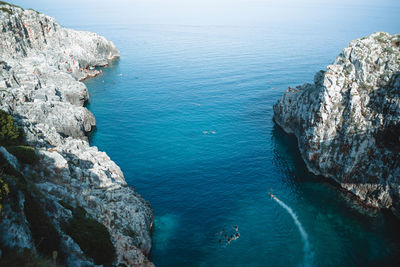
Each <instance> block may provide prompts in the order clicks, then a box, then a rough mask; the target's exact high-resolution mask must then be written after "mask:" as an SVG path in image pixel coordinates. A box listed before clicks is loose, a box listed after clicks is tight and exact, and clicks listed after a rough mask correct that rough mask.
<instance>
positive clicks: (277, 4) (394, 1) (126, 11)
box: [11, 0, 400, 31]
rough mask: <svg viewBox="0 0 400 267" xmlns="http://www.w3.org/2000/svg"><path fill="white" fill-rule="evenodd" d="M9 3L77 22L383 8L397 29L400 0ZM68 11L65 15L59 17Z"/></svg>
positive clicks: (310, 19) (291, 16)
mask: <svg viewBox="0 0 400 267" xmlns="http://www.w3.org/2000/svg"><path fill="white" fill-rule="evenodd" d="M11 2H12V3H14V4H17V5H20V6H22V7H24V8H33V9H35V10H38V11H41V12H44V13H46V14H48V15H50V16H53V17H57V20H58V21H59V22H60V23H61V24H63V21H70V20H71V17H73V18H76V22H77V24H85V23H93V20H96V21H99V22H101V23H106V24H113V23H115V22H116V20H118V24H121V23H124V24H188V25H243V24H246V25H257V24H260V23H264V24H265V23H286V22H287V21H297V22H298V23H319V22H320V21H324V20H331V21H334V20H335V19H337V20H338V22H339V21H340V20H349V21H351V20H350V18H349V17H350V16H351V15H352V13H354V12H363V10H364V9H368V10H375V11H374V12H380V13H382V12H386V13H388V18H387V19H393V23H396V24H398V26H399V31H400V19H398V14H400V1H399V0H352V1H351V0H334V1H333V0H319V1H318V0H247V1H245V0H147V1H146V0H108V1H101V0H68V1H63V0H59V1H56V0H15V1H11ZM105 11H106V12H105ZM394 11H396V12H394ZM97 14H99V15H98V16H97ZM100 14H101V15H100ZM67 15H69V16H70V18H64V16H67ZM366 15H368V14H366ZM369 15H372V16H373V14H369ZM116 18H117V19H116ZM69 24H70V23H69ZM69 26H70V25H69Z"/></svg>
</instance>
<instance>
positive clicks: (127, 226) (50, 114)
mask: <svg viewBox="0 0 400 267" xmlns="http://www.w3.org/2000/svg"><path fill="white" fill-rule="evenodd" d="M0 7H1V9H0V31H1V33H0V109H2V110H4V111H6V112H7V113H9V114H11V115H12V116H13V117H14V118H15V119H16V120H17V122H18V124H19V125H20V126H21V127H22V128H23V129H24V132H25V136H26V142H27V143H28V144H29V145H31V146H32V147H35V148H36V153H37V154H38V156H39V157H40V163H39V164H37V165H36V166H34V167H32V166H24V165H22V166H20V167H19V171H21V172H22V173H24V174H25V175H29V176H30V177H34V182H35V184H36V186H37V188H39V189H40V190H41V192H42V193H43V194H44V195H45V196H46V199H47V200H46V201H48V202H51V203H50V204H51V205H49V206H52V208H51V209H46V213H47V214H48V215H49V217H50V218H52V221H53V223H54V224H55V225H56V228H57V229H58V231H60V232H61V234H62V236H63V238H62V240H63V248H64V249H65V253H66V254H67V257H68V258H67V263H68V264H69V265H70V266H81V265H82V266H90V265H93V261H92V260H91V259H90V258H88V257H87V255H84V253H83V252H82V250H80V248H79V246H78V245H77V244H76V243H75V242H74V241H73V240H72V239H71V237H69V236H68V235H66V234H65V233H64V232H63V231H62V230H61V229H62V228H61V227H60V225H61V223H62V222H63V221H65V220H66V219H68V218H70V217H71V216H72V215H71V211H70V210H68V209H67V208H65V207H64V206H63V205H60V203H59V201H60V200H62V201H63V202H65V203H68V204H69V205H71V206H73V207H75V206H77V205H79V206H81V207H83V208H84V209H85V210H86V211H87V213H88V214H89V215H91V216H92V217H93V218H95V219H96V220H98V221H99V222H101V223H102V224H103V225H105V226H106V228H107V229H108V231H109V232H110V234H111V241H112V243H113V244H114V246H115V248H116V256H117V259H116V261H115V264H116V265H118V264H126V265H128V266H136V265H151V262H149V261H148V259H147V255H148V254H149V252H150V250H151V235H150V231H151V228H152V223H153V213H152V209H151V207H150V205H149V203H148V202H146V201H145V200H144V199H143V198H142V197H141V196H140V195H138V194H137V193H136V192H135V191H134V189H133V188H132V187H129V186H128V185H127V183H126V182H125V179H124V175H123V173H122V172H121V170H120V168H119V167H118V166H117V165H116V164H115V163H114V162H113V161H112V160H111V159H110V158H109V157H108V156H107V155H106V154H105V153H104V152H100V151H98V149H97V148H96V147H91V146H89V143H88V137H87V134H88V133H89V132H90V131H91V130H92V129H93V127H94V126H95V123H96V122H95V118H94V116H93V114H92V113H91V112H90V111H89V110H87V109H86V108H85V107H84V106H83V105H84V103H85V102H86V101H87V100H88V97H89V95H88V91H87V88H86V86H85V85H84V84H83V83H81V82H80V81H82V80H84V79H85V78H87V77H93V76H95V75H98V74H100V73H101V70H100V71H99V70H95V69H94V68H93V67H96V66H97V67H98V66H106V65H107V64H108V62H109V61H110V60H113V59H116V58H118V57H119V51H118V50H117V49H116V47H115V46H114V44H113V43H112V42H110V41H107V40H106V39H105V38H104V37H102V36H99V35H97V34H95V33H90V32H84V31H75V30H71V29H67V28H64V27H62V26H60V25H59V24H57V23H56V22H55V20H54V19H53V18H51V17H48V16H46V15H44V14H40V13H38V12H36V11H33V10H23V9H22V8H19V7H16V6H12V5H7V4H0ZM1 153H2V154H3V157H5V158H7V157H8V158H11V157H10V155H9V154H7V151H5V149H4V148H2V150H1ZM11 159H12V158H11ZM19 199H20V201H19V205H24V202H23V196H20V197H19ZM46 206H48V205H46ZM22 210H23V209H22ZM21 217H22V219H21ZM21 221H22V223H21ZM26 225H27V223H26V220H25V219H24V214H23V212H22V213H21V214H13V209H11V208H9V207H7V203H5V204H4V208H3V210H2V220H1V222H0V239H1V240H0V242H2V243H3V244H4V243H7V242H8V244H9V245H11V246H17V247H29V248H32V249H33V250H34V247H33V245H32V238H31V237H30V236H29V228H27V227H26Z"/></svg>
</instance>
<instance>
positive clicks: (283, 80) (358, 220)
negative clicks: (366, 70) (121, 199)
mask: <svg viewBox="0 0 400 267" xmlns="http://www.w3.org/2000/svg"><path fill="white" fill-rule="evenodd" d="M369 2H371V1H369ZM372 2H373V1H372ZM375 2H376V3H375V4H374V3H373V4H371V5H367V4H365V5H363V4H359V5H355V6H349V5H347V4H343V5H342V6H341V5H340V4H339V5H337V6H334V5H330V6H325V5H311V6H310V5H306V6H305V7H298V6H297V7H295V8H292V9H291V8H290V7H285V8H283V7H281V8H277V9H273V10H276V12H277V14H275V16H274V19H268V18H265V17H263V15H262V14H263V13H262V12H263V8H265V7H260V10H259V12H258V13H257V14H256V15H255V17H254V18H253V17H252V16H251V14H248V16H246V19H244V22H243V23H238V22H237V21H234V20H227V23H225V24H224V23H221V22H220V23H215V24H213V23H196V21H190V23H187V24H185V23H158V24H143V23H139V22H136V21H133V22H130V21H129V11H127V10H126V9H127V8H128V10H130V9H129V7H118V5H113V7H112V9H111V10H110V9H107V8H105V7H104V5H103V6H100V7H96V6H93V5H92V6H90V5H83V7H82V8H81V9H80V10H77V9H76V8H75V7H68V5H67V4H65V6H63V8H60V6H57V5H56V4H53V5H51V4H49V5H46V6H45V7H44V6H42V8H40V7H41V6H40V5H39V4H36V6H35V3H32V5H31V6H33V7H37V9H39V10H42V11H44V12H47V13H50V14H51V15H53V16H55V17H56V18H59V20H61V22H62V23H63V24H64V25H66V26H70V27H74V28H78V29H85V30H91V31H95V32H98V33H100V34H103V35H105V36H106V37H107V38H109V39H111V40H113V41H114V43H115V44H116V45H117V47H118V48H119V49H120V51H121V60H119V61H117V62H114V64H113V65H112V66H110V67H109V68H107V69H104V74H103V75H102V76H101V77H97V78H95V79H92V80H89V81H87V82H86V84H87V86H88V88H89V91H90V96H91V98H90V104H89V105H88V108H89V109H90V110H91V111H92V112H93V113H94V115H95V116H96V119H97V131H96V132H95V133H94V135H93V137H92V140H91V143H92V145H95V146H98V147H99V149H100V150H103V151H106V152H107V153H108V155H109V156H110V157H111V158H112V159H113V160H114V161H115V162H116V163H117V164H118V165H119V166H120V167H121V168H122V170H123V172H124V174H125V177H126V180H127V182H128V183H129V184H130V185H132V186H134V187H135V189H136V191H138V192H139V193H140V194H141V195H143V197H144V198H145V199H146V200H149V201H150V202H151V205H152V207H153V209H154V213H155V229H154V233H153V245H154V248H153V251H152V255H151V260H153V261H154V262H155V264H156V265H158V266H299V265H300V266H301V265H312V266H337V265H340V266H366V265H376V266H378V265H395V264H396V263H398V264H400V258H399V255H400V227H399V226H400V225H399V222H398V221H397V220H395V219H394V218H393V216H392V215H390V213H388V212H381V211H376V210H373V209H367V208H365V207H363V206H362V205H361V204H359V203H358V202H357V201H355V200H354V199H352V198H351V197H349V195H348V194H347V193H344V192H342V191H341V190H340V189H339V188H338V187H337V186H335V185H334V184H332V183H330V182H329V181H328V180H325V179H323V178H321V177H315V176H314V175H312V174H310V173H309V172H308V171H307V170H306V168H305V165H304V163H303V161H302V159H301V158H300V155H299V152H298V149H297V145H296V140H295V139H294V138H293V137H292V136H288V135H286V134H285V133H284V132H283V131H282V130H281V129H279V128H278V127H277V126H276V125H275V124H274V123H273V121H272V114H273V113H272V105H273V104H274V103H275V102H276V101H277V99H279V98H280V96H281V95H282V93H283V92H284V91H285V90H286V89H287V87H288V86H295V85H298V84H302V83H304V82H312V80H313V75H314V73H315V72H317V71H319V70H320V69H324V68H325V66H326V65H328V64H330V63H332V62H333V60H334V58H335V57H336V56H337V55H338V54H339V52H340V51H341V49H342V48H343V47H345V46H346V45H347V44H348V43H349V42H350V41H351V40H352V39H355V38H358V37H361V36H365V35H368V34H370V33H372V32H374V31H378V30H383V31H387V32H390V33H396V32H399V31H400V27H399V26H400V20H399V19H398V14H399V11H400V8H399V5H398V3H397V2H396V1H375ZM21 5H23V3H21ZM250 5H251V4H250ZM131 8H132V12H133V9H134V7H131ZM122 9H124V11H123V10H122ZM256 9H257V8H255V9H254V10H256ZM286 9H287V10H288V12H289V14H296V15H295V16H294V17H291V16H286V15H285V14H286V11H285V10H286ZM118 10H119V11H120V12H121V13H118V12H117V11H118ZM282 10H284V11H282ZM227 12H228V13H229V10H228V11H227ZM279 12H281V13H279ZM299 12H300V13H299ZM301 12H303V13H301ZM138 13H139V12H138V11H136V13H135V12H133V14H136V15H137V14H138ZM272 13H273V12H272ZM272 13H271V12H270V14H272ZM118 14H123V15H118ZM157 14H158V13H157ZM310 14H311V15H310ZM149 16H150V17H151V15H149ZM212 18H214V19H215V17H212ZM249 18H251V19H249ZM164 19H165V18H164ZM132 20H134V18H132ZM165 20H167V19H165ZM180 22H181V21H180ZM203 22H204V21H203ZM213 22H214V21H213ZM207 132H208V134H207ZM213 132H215V134H214V133H213ZM270 188H272V189H273V192H274V194H275V195H276V196H277V197H278V198H279V199H280V200H281V201H283V203H285V205H287V206H288V207H289V208H291V209H292V211H293V213H294V215H295V219H297V220H298V224H299V225H297V224H296V222H295V220H294V219H293V217H292V216H291V215H290V213H288V211H287V210H285V209H284V208H283V207H282V206H280V205H279V204H278V202H277V201H274V200H272V199H271V198H270V197H269V196H268V194H267V193H268V192H269V191H270ZM234 225H237V226H238V227H239V232H240V234H241V235H240V238H239V239H237V240H234V241H232V242H231V243H230V244H229V245H228V246H226V245H221V244H220V243H218V239H219V235H218V233H219V232H220V231H221V229H223V228H225V229H227V230H228V231H229V232H230V233H231V232H234V230H233V229H232V227H233V226H234ZM298 227H302V228H303V229H304V231H305V234H306V235H307V236H306V238H307V242H308V243H305V240H304V239H302V235H301V234H300V233H299V228H298ZM303 238H304V236H303ZM222 239H223V238H222ZM305 245H307V246H309V249H308V250H307V251H305Z"/></svg>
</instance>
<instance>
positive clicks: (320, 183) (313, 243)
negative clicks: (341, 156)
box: [271, 123, 400, 265]
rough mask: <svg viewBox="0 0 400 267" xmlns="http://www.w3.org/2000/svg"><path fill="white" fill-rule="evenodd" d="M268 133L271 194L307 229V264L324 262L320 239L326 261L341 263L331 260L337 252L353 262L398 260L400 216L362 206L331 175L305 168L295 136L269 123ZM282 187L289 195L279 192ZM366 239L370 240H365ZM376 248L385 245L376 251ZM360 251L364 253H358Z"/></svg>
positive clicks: (368, 262)
mask: <svg viewBox="0 0 400 267" xmlns="http://www.w3.org/2000/svg"><path fill="white" fill-rule="evenodd" d="M271 138H272V144H273V155H274V158H273V164H274V165H275V166H276V168H277V169H279V171H280V173H282V176H281V179H282V181H281V183H282V184H281V185H280V188H277V189H276V188H273V193H274V194H275V195H276V196H277V197H278V198H280V199H281V200H282V201H284V202H286V204H287V206H289V207H290V209H293V212H294V213H295V214H296V217H297V218H298V220H299V221H300V222H301V224H302V227H304V230H305V232H307V234H308V240H309V243H310V250H311V252H310V253H309V254H311V255H312V256H313V259H312V261H311V262H310V263H311V265H313V264H318V263H321V262H325V261H326V259H322V260H321V258H320V256H321V255H323V254H324V253H327V252H326V251H319V249H320V247H321V244H325V243H326V242H328V243H329V247H330V250H331V251H330V252H329V253H328V254H330V253H331V257H332V259H331V263H335V264H343V262H342V261H340V260H339V259H334V257H336V255H337V254H347V255H348V256H349V257H350V258H349V260H350V261H351V262H353V264H355V265H360V264H364V263H365V264H367V265H371V263H374V264H384V265H392V264H393V263H395V262H396V263H398V262H399V259H398V257H397V256H396V255H398V253H400V246H399V244H400V221H399V220H398V219H397V218H396V217H395V216H394V215H393V214H392V213H391V212H390V211H389V210H385V209H383V210H380V209H377V208H374V207H370V206H367V205H366V204H365V203H363V202H362V201H360V200H359V199H358V198H357V197H355V196H354V195H353V194H351V193H350V192H348V191H346V190H345V189H342V188H341V187H340V186H339V185H338V184H337V183H336V182H334V181H333V180H332V179H329V178H325V177H323V176H317V175H314V174H313V173H311V172H309V171H308V169H307V166H306V164H305V162H304V161H303V159H302V157H301V153H300V150H299V148H298V142H297V138H296V137H295V136H294V135H292V134H287V133H285V132H284V131H283V129H282V128H281V127H280V126H278V125H277V124H275V123H274V126H273V129H272V135H271ZM288 188H289V189H288ZM287 190H289V191H290V193H289V195H288V194H287V193H285V191H287ZM379 235H381V236H379ZM368 238H373V240H375V241H374V242H366V240H368ZM381 247H387V250H384V251H379V252H378V250H379V248H381ZM366 251H370V252H371V253H370V255H369V256H368V257H365V256H362V255H363V253H365V252H366ZM325 256H327V255H325ZM305 257H307V255H306V254H305ZM383 259H384V260H383ZM306 263H307V262H306V261H305V264H306ZM306 265H307V264H306Z"/></svg>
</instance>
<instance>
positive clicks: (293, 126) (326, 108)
mask: <svg viewBox="0 0 400 267" xmlns="http://www.w3.org/2000/svg"><path fill="white" fill-rule="evenodd" d="M274 120H275V122H276V123H277V124H278V125H280V126H281V127H282V128H283V129H284V130H285V131H286V132H287V133H292V134H294V135H295V136H296V137H297V140H298V147H299V149H300V152H301V155H302V157H303V159H304V161H305V163H306V165H307V167H308V169H309V170H310V171H311V172H313V173H315V174H317V175H323V176H325V177H329V178H332V179H334V180H335V181H336V182H337V183H339V184H340V185H341V186H342V187H343V188H345V189H347V190H349V191H351V192H352V193H354V194H355V195H356V196H358V197H359V198H360V199H361V200H362V201H364V202H365V203H367V204H369V205H372V206H375V207H380V208H390V209H392V211H393V212H394V213H395V214H397V215H398V216H399V215H400V202H399V201H400V35H390V34H387V33H383V32H378V33H374V34H372V35H370V36H368V37H364V38H361V39H357V40H354V41H352V42H351V43H350V44H349V46H348V47H346V48H344V49H343V51H342V52H341V53H340V55H339V56H338V57H337V58H336V60H335V61H334V63H333V64H332V65H329V66H328V67H327V70H326V71H320V72H318V73H317V74H316V75H315V78H314V83H313V84H304V85H301V86H297V87H296V88H289V89H288V91H287V92H286V93H285V94H284V95H283V96H282V98H281V99H280V100H279V101H278V102H277V103H276V104H275V105H274Z"/></svg>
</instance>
